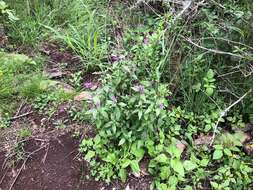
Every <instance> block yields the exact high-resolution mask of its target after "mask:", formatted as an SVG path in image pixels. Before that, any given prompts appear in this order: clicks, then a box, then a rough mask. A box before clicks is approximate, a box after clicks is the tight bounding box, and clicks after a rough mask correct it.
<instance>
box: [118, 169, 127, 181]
mask: <svg viewBox="0 0 253 190" xmlns="http://www.w3.org/2000/svg"><path fill="white" fill-rule="evenodd" d="M119 177H120V179H121V181H122V182H126V179H127V173H126V170H125V169H120V170H119Z"/></svg>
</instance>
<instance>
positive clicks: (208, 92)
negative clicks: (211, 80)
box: [206, 87, 214, 96]
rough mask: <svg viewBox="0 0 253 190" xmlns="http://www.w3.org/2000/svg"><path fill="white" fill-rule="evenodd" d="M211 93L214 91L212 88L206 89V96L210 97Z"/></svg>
mask: <svg viewBox="0 0 253 190" xmlns="http://www.w3.org/2000/svg"><path fill="white" fill-rule="evenodd" d="M213 91H214V90H213V88H210V87H208V88H206V93H207V95H208V96H212V95H213Z"/></svg>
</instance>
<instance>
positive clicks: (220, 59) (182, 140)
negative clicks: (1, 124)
mask: <svg viewBox="0 0 253 190" xmlns="http://www.w3.org/2000/svg"><path fill="white" fill-rule="evenodd" d="M6 2H7V3H9V4H10V5H11V6H12V7H11V9H13V10H16V11H17V15H18V17H19V20H18V19H16V17H15V16H14V14H13V13H14V12H13V11H11V10H9V9H7V6H6V4H5V3H4V2H3V1H0V10H1V14H2V15H1V16H2V17H1V19H2V20H3V18H4V22H3V23H4V27H5V29H6V31H7V32H8V36H9V38H10V40H11V41H14V42H15V43H16V44H18V45H22V46H33V47H36V46H37V43H40V42H41V41H43V40H49V39H50V40H53V41H54V42H57V43H59V44H61V45H62V46H63V47H66V48H68V49H69V50H71V51H72V52H73V53H75V55H76V56H77V57H78V58H79V59H80V61H81V62H82V63H83V64H84V67H83V70H81V71H78V72H76V73H75V74H74V75H73V76H74V77H73V79H72V80H70V81H71V82H72V83H73V86H76V87H77V89H78V90H80V89H81V86H82V84H81V82H82V78H81V77H82V76H83V75H85V74H87V73H90V72H91V71H97V72H99V74H100V81H99V82H100V83H101V85H100V86H101V87H99V88H98V89H97V90H95V91H92V92H91V93H92V100H90V99H89V101H87V100H85V101H84V102H83V105H82V106H83V107H82V108H81V109H82V110H80V112H78V113H77V112H71V114H72V116H73V117H74V118H75V119H76V118H78V119H79V120H81V121H88V122H89V123H90V124H92V125H93V128H94V132H95V135H94V136H92V137H91V136H87V137H85V138H84V139H83V140H82V143H81V145H80V152H81V153H82V154H83V155H84V159H85V160H87V161H88V162H89V163H90V165H91V169H92V171H91V174H92V175H93V176H94V177H95V178H96V179H97V180H105V181H106V182H108V183H110V182H111V181H112V180H114V179H118V178H119V179H121V180H122V181H123V182H125V181H126V180H127V178H128V176H130V175H134V176H135V177H137V178H139V177H143V176H144V175H151V176H152V178H153V182H152V184H151V187H150V188H151V189H158V190H174V189H185V190H191V189H208V188H212V189H215V190H229V189H235V190H240V189H242V190H243V189H252V184H253V175H252V173H253V162H252V158H251V156H252V155H250V153H249V152H247V151H246V150H245V143H248V142H246V140H245V135H246V133H245V131H246V128H247V127H246V126H247V125H251V124H252V123H253V94H252V93H253V92H252V88H253V86H252V80H253V74H252V73H253V65H252V61H253V40H252V39H253V32H252V31H253V30H252V29H253V28H252V27H253V26H252V20H253V12H252V11H253V4H252V3H251V2H250V0H244V1H240V2H238V1H236V0H225V1H221V0H217V1H213V0H212V1H205V0H204V1H187V2H186V3H184V2H183V1H178V3H174V2H173V1H165V0H164V1H148V0H147V1H138V2H127V1H126V2H107V1H103V2H100V1H83V0H74V1H70V0H64V1H61V2H60V1H58V0H54V1H43V3H39V2H37V1H27V2H28V4H26V5H25V4H24V3H14V2H13V1H11V0H10V1H6ZM29 2H30V3H29ZM6 13H7V17H9V19H10V20H13V21H14V20H15V21H16V22H12V21H10V20H9V19H8V18H7V17H6ZM27 31H29V35H28V32H27ZM36 68H38V65H37V64H36V63H35V62H34V61H32V60H31V59H30V58H28V57H26V56H24V55H13V54H6V53H0V101H1V100H2V99H3V98H6V97H7V98H10V97H12V96H14V95H15V96H16V95H17V94H18V96H22V97H25V98H31V97H36V99H35V101H34V102H33V105H34V107H35V108H37V109H39V110H40V111H41V112H45V113H47V110H46V109H49V108H48V105H55V104H57V100H58V99H59V96H58V95H59V94H57V93H45V91H43V90H42V91H41V82H43V80H42V78H43V77H44V75H41V74H38V70H36ZM40 69H41V68H40ZM26 71H28V72H26ZM14 75H15V77H14ZM13 78H15V80H13ZM43 79H44V78H43ZM20 81H22V83H21V84H19V82H20ZM44 90H45V89H44ZM66 99H67V98H66ZM64 100H65V99H64ZM52 102H53V103H52ZM54 103H55V104H54ZM0 108H1V106H0ZM1 109H2V108H1ZM0 111H1V110H0ZM0 116H1V114H0ZM0 119H1V117H0ZM250 123H251V124H250ZM246 124H247V125H246ZM251 127H252V126H251ZM251 131H253V129H251ZM247 132H248V131H247ZM247 135H248V134H247ZM251 138H252V134H251ZM251 143H252V142H251ZM252 144H253V143H252ZM252 144H250V146H251V148H252ZM252 149H253V148H252Z"/></svg>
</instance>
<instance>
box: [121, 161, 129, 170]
mask: <svg viewBox="0 0 253 190" xmlns="http://www.w3.org/2000/svg"><path fill="white" fill-rule="evenodd" d="M130 164H131V160H129V159H126V160H124V161H123V163H122V165H121V167H122V168H126V167H128V166H129V165H130Z"/></svg>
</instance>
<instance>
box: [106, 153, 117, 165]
mask: <svg viewBox="0 0 253 190" xmlns="http://www.w3.org/2000/svg"><path fill="white" fill-rule="evenodd" d="M103 160H104V161H105V162H109V163H111V164H113V165H115V164H116V161H117V158H116V155H115V154H114V153H110V154H108V155H107V157H106V158H103Z"/></svg>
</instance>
